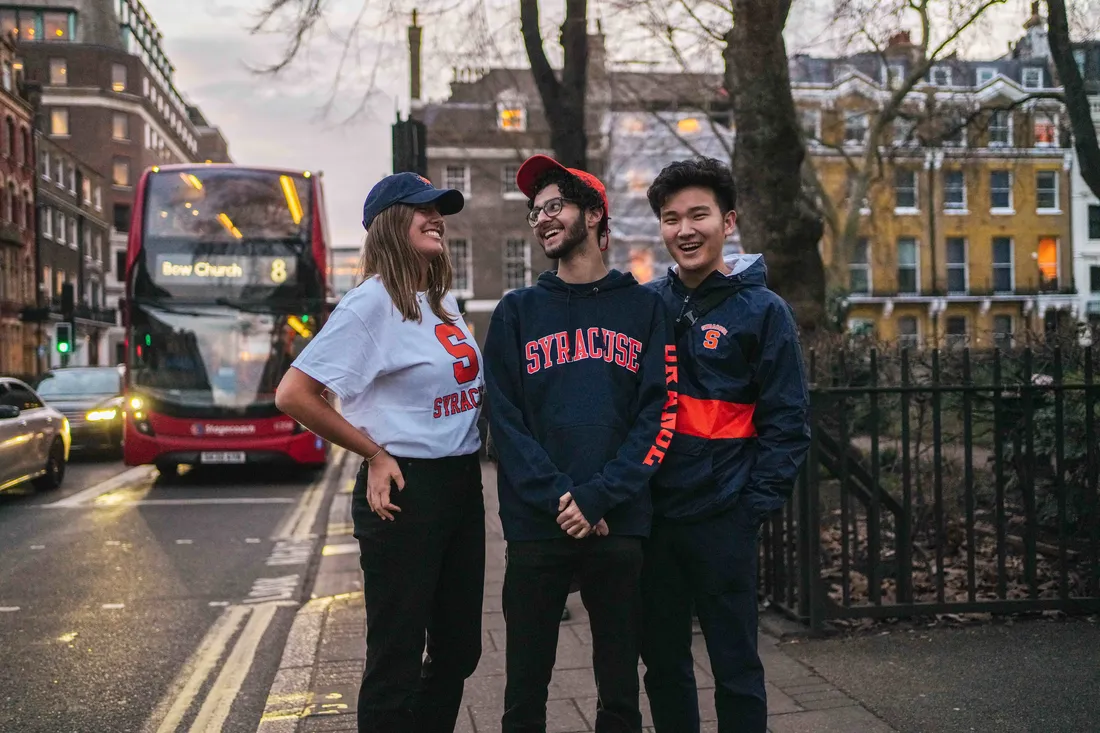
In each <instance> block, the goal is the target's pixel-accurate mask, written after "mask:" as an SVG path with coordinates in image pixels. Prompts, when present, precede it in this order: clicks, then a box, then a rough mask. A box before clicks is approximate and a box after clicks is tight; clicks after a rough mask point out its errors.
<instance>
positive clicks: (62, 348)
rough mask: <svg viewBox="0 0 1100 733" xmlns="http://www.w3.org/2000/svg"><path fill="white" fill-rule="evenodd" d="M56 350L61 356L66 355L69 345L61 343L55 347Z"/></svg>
mask: <svg viewBox="0 0 1100 733" xmlns="http://www.w3.org/2000/svg"><path fill="white" fill-rule="evenodd" d="M57 350H58V351H60V352H61V353H62V354H67V353H69V345H68V344H67V343H65V342H64V341H62V342H61V343H59V344H58V345H57Z"/></svg>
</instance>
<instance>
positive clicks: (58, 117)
mask: <svg viewBox="0 0 1100 733" xmlns="http://www.w3.org/2000/svg"><path fill="white" fill-rule="evenodd" d="M50 134H51V135H68V134H69V110H68V109H66V108H65V107H54V108H53V109H52V110H50Z"/></svg>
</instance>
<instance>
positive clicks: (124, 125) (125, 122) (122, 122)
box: [111, 112, 130, 140]
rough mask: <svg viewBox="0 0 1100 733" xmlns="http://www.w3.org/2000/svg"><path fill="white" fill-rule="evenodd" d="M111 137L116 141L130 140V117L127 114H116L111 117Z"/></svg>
mask: <svg viewBox="0 0 1100 733" xmlns="http://www.w3.org/2000/svg"><path fill="white" fill-rule="evenodd" d="M111 137H113V138H114V139H115V140H129V139H130V115H128V114H126V113H125V112H115V113H114V114H113V115H112V116H111Z"/></svg>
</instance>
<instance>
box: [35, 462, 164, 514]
mask: <svg viewBox="0 0 1100 733" xmlns="http://www.w3.org/2000/svg"><path fill="white" fill-rule="evenodd" d="M158 475H160V474H159V473H158V472H157V469H156V468H154V467H153V466H135V467H134V468H131V469H130V470H128V471H123V472H122V473H120V474H118V475H117V476H112V477H111V478H109V479H107V480H106V481H101V482H100V483H98V484H96V485H95V486H91V487H89V488H87V489H84V490H83V491H78V492H77V493H75V494H73V495H72V496H70V497H68V498H65V499H61V500H59V501H55V502H52V503H50V504H47V505H46V506H49V507H55V508H59V509H71V508H75V507H82V506H85V505H87V504H88V503H89V502H93V501H95V500H96V499H98V498H99V497H101V496H103V495H104V494H108V493H110V492H112V491H118V490H119V489H127V488H131V487H133V486H137V485H139V484H142V483H144V482H146V481H149V482H150V485H151V484H152V480H154V479H156V477H157V476H158Z"/></svg>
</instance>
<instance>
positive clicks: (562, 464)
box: [483, 270, 675, 541]
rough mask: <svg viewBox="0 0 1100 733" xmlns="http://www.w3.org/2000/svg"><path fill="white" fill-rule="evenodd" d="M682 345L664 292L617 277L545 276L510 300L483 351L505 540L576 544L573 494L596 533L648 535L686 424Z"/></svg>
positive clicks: (613, 273)
mask: <svg viewBox="0 0 1100 733" xmlns="http://www.w3.org/2000/svg"><path fill="white" fill-rule="evenodd" d="M671 341H672V329H671V324H670V322H669V320H668V318H667V316H666V312H665V308H664V305H663V304H662V302H661V300H660V298H659V297H658V296H657V294H656V293H654V292H653V291H652V290H649V289H647V288H644V287H641V286H640V285H639V284H638V282H637V281H636V280H635V279H634V277H633V276H632V275H629V274H626V275H624V274H623V273H621V272H619V271H617V270H612V271H611V272H610V273H608V274H607V276H606V277H604V278H603V279H602V280H599V281H597V282H594V283H587V284H583V285H576V284H568V283H566V282H564V281H563V280H561V279H560V278H559V277H558V276H557V275H556V274H554V273H552V272H545V273H543V274H542V275H540V276H539V279H538V283H537V284H536V285H535V286H534V287H529V288H523V289H521V290H514V291H512V292H510V293H508V294H506V295H505V296H504V297H503V298H502V299H501V301H500V304H499V305H497V308H496V310H495V311H494V312H493V318H492V321H491V323H490V325H489V332H488V334H487V336H486V340H485V348H484V350H483V353H484V358H485V383H486V386H487V388H488V392H489V400H488V411H489V435H490V441H491V445H492V448H493V450H494V451H495V453H496V455H497V461H498V477H497V487H498V492H499V495H500V519H501V524H502V525H503V528H504V537H505V539H507V540H509V541H512V540H544V539H554V538H560V537H566V536H567V535H566V534H565V532H564V531H563V530H562V529H561V527H559V526H558V523H557V517H558V513H559V512H558V502H559V500H560V499H561V497H562V496H563V495H564V494H565V493H566V492H571V493H572V495H573V499H574V501H575V502H576V503H577V506H578V507H579V508H580V510H581V513H582V514H584V517H585V519H587V520H588V521H589V522H590V523H592V524H593V525H594V524H596V523H597V522H599V520H601V519H606V520H607V526H608V528H609V530H610V531H611V533H612V534H617V535H635V536H648V534H649V527H650V521H651V519H652V515H653V509H652V502H651V499H650V495H649V489H648V483H649V479H650V477H651V476H652V474H653V472H654V471H656V469H657V466H658V465H659V464H660V462H661V459H662V458H663V457H664V454H665V449H666V448H667V447H668V445H669V442H670V441H671V438H672V431H671V428H672V423H673V421H674V420H675V397H674V396H673V398H672V400H670V399H669V390H670V389H672V390H674V389H675V386H674V385H669V384H668V381H667V380H668V378H669V377H670V376H671V375H672V374H674V370H668V371H667V374H666V369H665V365H666V359H669V360H673V361H674V360H675V354H674V351H672V350H671V349H672V347H671V346H670V344H671ZM670 402H671V403H672V404H670ZM662 421H663V424H662Z"/></svg>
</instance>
